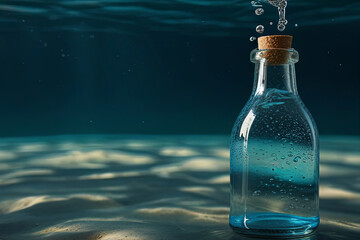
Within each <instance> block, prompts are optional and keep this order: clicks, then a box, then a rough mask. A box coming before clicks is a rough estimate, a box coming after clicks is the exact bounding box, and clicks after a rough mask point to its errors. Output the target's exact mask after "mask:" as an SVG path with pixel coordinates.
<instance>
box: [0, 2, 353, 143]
mask: <svg viewBox="0 0 360 240" xmlns="http://www.w3.org/2000/svg"><path fill="white" fill-rule="evenodd" d="M264 9H265V13H264V15H262V16H256V15H255V14H254V8H253V7H251V5H250V1H230V0H227V1H225V0H224V1H205V0H203V1H200V0H199V1H190V0H179V1H170V0H162V1H161V0H158V1H114V0H112V1H110V0H107V1H65V0H62V1H60V0H58V1H45V0H43V1H40V0H39V1H30V0H27V1H26V0H23V1H14V0H11V1H1V3H0V70H1V71H0V79H1V88H0V110H1V118H0V135H1V136H23V135H49V134H50V135H51V134H82V133H98V134H104V133H105V134H106V133H141V134H143V133H161V134H164V133H166V134H173V133H175V134H184V133H187V134H194V133H196V134H199V133H216V134H228V133H230V131H231V127H232V125H233V123H234V119H235V118H236V116H237V115H238V113H239V112H240V110H241V109H242V107H243V106H244V104H245V102H246V101H247V99H248V98H249V96H250V92H251V88H252V83H253V73H254V66H253V64H252V63H250V61H249V54H250V51H251V50H252V49H254V48H255V47H256V43H255V42H250V41H249V37H250V36H256V37H258V36H260V35H259V34H257V33H256V32H255V27H256V26H257V25H258V24H263V25H264V26H265V32H264V34H278V33H279V32H278V31H277V30H276V24H274V25H272V26H270V24H269V23H270V22H271V21H272V22H276V21H277V19H278V15H277V10H276V9H275V8H274V7H272V6H270V5H264ZM359 11H360V4H359V1H357V0H347V1H310V0H306V1H291V0H290V1H289V2H288V7H287V20H288V21H289V23H288V25H287V28H286V30H285V31H284V32H282V33H283V34H291V35H293V36H294V43H293V46H294V48H295V49H296V50H298V51H299V53H300V62H299V63H298V64H296V70H297V83H298V90H299V94H300V96H301V98H302V99H303V101H304V102H305V104H306V106H307V107H308V108H309V110H310V111H311V113H312V115H313V116H314V118H315V120H316V122H317V123H318V127H319V131H320V134H353V135H355V134H360V127H359V124H358V123H359V122H360V112H359V111H360V110H359V109H360V97H359V91H360V86H359V72H358V66H359V58H358V55H359V40H360V37H359V35H360V34H359V29H360V28H359V27H360V17H359ZM295 24H297V27H295ZM264 34H263V35H264Z"/></svg>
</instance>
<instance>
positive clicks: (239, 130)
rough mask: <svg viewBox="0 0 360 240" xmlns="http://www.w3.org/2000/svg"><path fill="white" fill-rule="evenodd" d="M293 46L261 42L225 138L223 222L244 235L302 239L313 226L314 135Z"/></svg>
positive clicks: (285, 41)
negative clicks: (247, 92) (226, 210)
mask: <svg viewBox="0 0 360 240" xmlns="http://www.w3.org/2000/svg"><path fill="white" fill-rule="evenodd" d="M291 40H292V37H291V36H283V35H277V36H264V37H260V38H259V49H260V50H257V49H255V50H253V51H252V52H251V61H252V62H253V63H255V80H254V88H253V92H252V94H251V97H250V99H249V101H248V102H247V104H246V105H245V107H244V109H243V110H242V112H241V113H240V115H239V116H238V118H237V120H236V122H235V125H234V127H233V131H232V135H231V144H230V185H231V189H230V194H231V195H230V219H229V220H230V226H231V227H232V228H233V230H234V231H236V232H239V233H242V234H246V235H258V236H272V237H292V236H302V235H306V234H310V233H312V232H314V231H315V229H316V228H317V226H318V224H319V214H318V196H319V195H318V178H319V149H318V148H319V142H318V132H317V129H316V125H315V122H314V120H313V118H312V117H311V115H310V113H309V111H308V110H307V109H306V107H305V106H304V104H303V102H302V101H301V99H300V97H299V95H298V92H297V88H296V79H295V65H294V64H295V63H296V62H297V61H298V52H297V51H295V50H294V49H291V48H290V47H291ZM260 45H262V46H260Z"/></svg>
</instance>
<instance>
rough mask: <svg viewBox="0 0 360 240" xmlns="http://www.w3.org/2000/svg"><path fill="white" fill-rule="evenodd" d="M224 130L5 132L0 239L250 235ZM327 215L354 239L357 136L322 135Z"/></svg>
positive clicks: (359, 160)
mask: <svg viewBox="0 0 360 240" xmlns="http://www.w3.org/2000/svg"><path fill="white" fill-rule="evenodd" d="M228 143H229V139H228V137H227V136H215V135H203V136H190V135H187V136H161V135H155V136H141V135H81V136H73V135H65V136H51V137H26V138H3V139H1V140H0V213H1V215H0V240H23V239H26V240H28V239H47V240H55V239H57V240H65V239H66V240H72V239H73V240H75V239H81V240H82V239H83V240H95V239H101V240H119V239H137V240H139V239H149V240H152V239H246V238H244V237H241V236H238V235H237V234H235V233H233V232H232V230H231V229H230V228H229V226H228V214H229V173H228V172H229V151H228ZM320 159H321V170H320V172H321V174H320V175H321V184H320V209H321V211H320V214H321V224H320V227H319V229H318V231H317V233H316V235H314V236H312V237H310V238H306V239H319V240H321V239H340V240H341V239H351V240H353V239H358V237H359V235H360V137H344V136H327V137H322V138H321V154H320Z"/></svg>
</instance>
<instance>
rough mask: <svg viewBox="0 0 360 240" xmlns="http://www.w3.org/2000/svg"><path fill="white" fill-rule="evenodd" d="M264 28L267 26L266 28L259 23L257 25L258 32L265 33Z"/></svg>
mask: <svg viewBox="0 0 360 240" xmlns="http://www.w3.org/2000/svg"><path fill="white" fill-rule="evenodd" d="M264 30H265V28H264V26H263V25H258V26H257V27H256V32H258V33H263V32H264Z"/></svg>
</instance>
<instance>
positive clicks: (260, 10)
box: [255, 8, 264, 16]
mask: <svg viewBox="0 0 360 240" xmlns="http://www.w3.org/2000/svg"><path fill="white" fill-rule="evenodd" d="M255 14H256V15H258V16H260V15H263V14H264V9H263V8H257V9H255Z"/></svg>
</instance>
